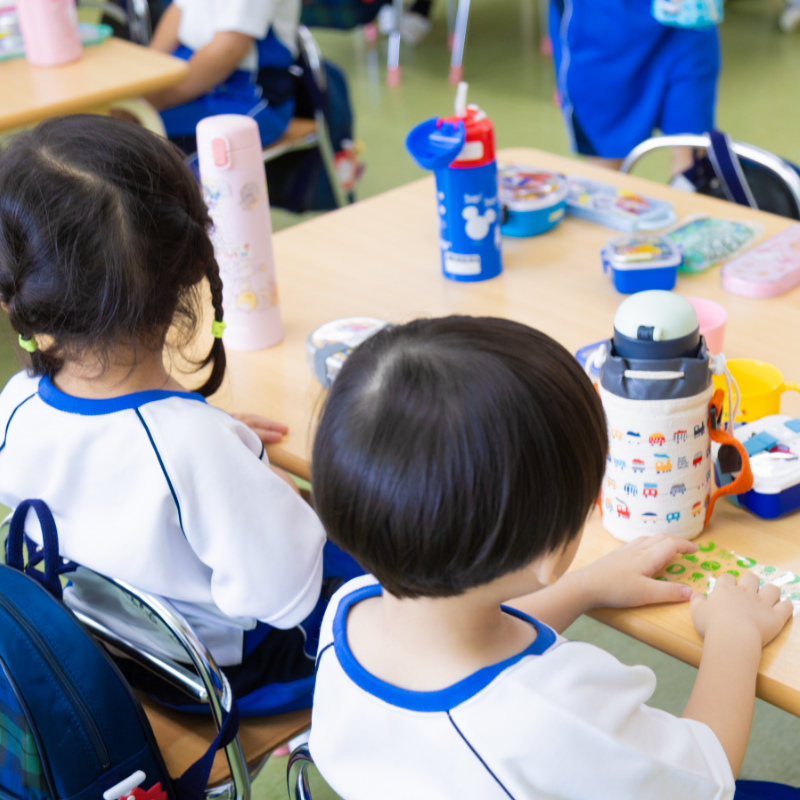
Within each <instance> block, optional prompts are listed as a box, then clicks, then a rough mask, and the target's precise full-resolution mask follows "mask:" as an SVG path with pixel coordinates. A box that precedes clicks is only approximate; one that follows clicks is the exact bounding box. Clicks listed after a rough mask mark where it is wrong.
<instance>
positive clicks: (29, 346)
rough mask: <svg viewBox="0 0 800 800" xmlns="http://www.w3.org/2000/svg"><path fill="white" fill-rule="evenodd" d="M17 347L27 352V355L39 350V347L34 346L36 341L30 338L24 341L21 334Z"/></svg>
mask: <svg viewBox="0 0 800 800" xmlns="http://www.w3.org/2000/svg"><path fill="white" fill-rule="evenodd" d="M19 346H20V347H21V348H22V349H23V350H27V351H28V352H29V353H33V352H35V351H36V350H38V349H39V345H38V344H36V339H34V338H33V336H31V337H30V338H29V339H26V338H25V337H24V336H23V335H22V334H20V335H19Z"/></svg>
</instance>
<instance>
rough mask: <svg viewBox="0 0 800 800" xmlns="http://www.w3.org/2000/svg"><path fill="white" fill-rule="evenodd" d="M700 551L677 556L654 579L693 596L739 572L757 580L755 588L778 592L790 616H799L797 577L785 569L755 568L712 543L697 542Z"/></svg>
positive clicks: (752, 562) (745, 558) (751, 561)
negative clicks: (683, 588)
mask: <svg viewBox="0 0 800 800" xmlns="http://www.w3.org/2000/svg"><path fill="white" fill-rule="evenodd" d="M697 545H698V547H699V548H700V549H699V550H698V551H697V552H696V553H694V554H691V555H683V556H677V557H676V558H675V559H673V561H672V562H671V563H669V564H667V566H666V567H665V568H664V569H663V570H661V571H660V572H657V573H656V575H655V579H656V580H658V581H671V582H673V583H682V584H683V585H684V586H691V588H692V589H694V590H695V591H696V592H703V593H704V594H708V593H709V592H711V591H713V589H714V585H715V584H716V582H717V578H719V576H720V575H724V574H725V573H730V574H731V575H734V576H735V577H736V578H738V577H739V576H740V575H741V574H742V573H743V572H753V573H754V574H756V575H757V576H758V580H759V585H761V586H763V585H764V584H765V583H772V584H774V585H775V586H778V587H779V588H780V590H781V600H785V599H787V598H788V599H789V600H790V601H791V603H792V606H793V608H794V614H795V615H796V614H797V613H798V612H800V575H796V574H795V573H794V572H791V571H790V570H787V569H782V568H781V567H776V566H772V565H769V564H759V563H757V562H756V560H755V559H754V558H750V557H749V556H744V555H742V554H741V553H734V552H733V550H726V549H725V548H723V547H719V546H718V545H717V544H716V543H715V542H713V541H708V540H706V541H703V540H702V539H701V540H698V542H697Z"/></svg>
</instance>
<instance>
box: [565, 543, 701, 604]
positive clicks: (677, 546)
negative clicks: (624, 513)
mask: <svg viewBox="0 0 800 800" xmlns="http://www.w3.org/2000/svg"><path fill="white" fill-rule="evenodd" d="M696 552H697V545H696V544H693V543H692V542H688V541H686V540H685V539H679V538H678V537H677V536H671V535H670V534H667V533H659V534H656V535H655V536H640V537H639V538H638V539H634V540H633V541H632V542H628V543H627V544H624V545H622V546H621V547H617V548H615V549H614V550H612V551H611V552H610V553H608V555H605V556H603V557H602V558H598V559H597V561H594V562H593V563H591V564H589V566H588V567H584V568H583V569H580V570H576V571H575V572H574V573H573V575H574V579H575V580H577V579H580V581H581V583H582V585H583V589H584V591H585V592H586V596H587V600H588V602H589V603H590V604H591V605H590V608H602V607H606V608H634V607H636V606H645V605H651V604H653V603H679V602H681V601H683V600H688V599H689V598H690V597H691V596H692V590H691V588H690V587H688V586H684V585H683V584H680V583H668V582H667V581H657V580H654V579H653V575H655V574H656V573H657V572H658V571H659V570H661V569H663V568H664V567H665V566H666V565H667V564H669V562H670V561H672V559H674V558H675V556H676V555H689V554H690V553H696Z"/></svg>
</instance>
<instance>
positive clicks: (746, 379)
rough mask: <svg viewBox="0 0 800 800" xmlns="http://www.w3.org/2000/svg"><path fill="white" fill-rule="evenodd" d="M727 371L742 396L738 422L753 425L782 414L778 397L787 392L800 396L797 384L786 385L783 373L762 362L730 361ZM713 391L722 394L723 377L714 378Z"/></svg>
mask: <svg viewBox="0 0 800 800" xmlns="http://www.w3.org/2000/svg"><path fill="white" fill-rule="evenodd" d="M728 369H729V370H730V371H731V375H733V377H734V378H736V383H738V384H739V391H740V392H741V393H742V395H741V400H740V401H739V416H737V417H736V421H737V422H752V421H753V420H756V419H761V417H768V416H769V415H770V414H780V413H781V395H782V394H783V393H784V392H787V391H789V390H791V391H795V392H800V384H797V383H787V382H786V381H784V379H783V373H782V372H781V371H780V370H779V369H778V368H777V367H775V366H773V365H772V364H767V363H766V362H765V361H755V360H753V359H751V358H731V359H730V360H729V361H728ZM714 388H715V389H722V390H723V391H724V390H725V376H724V375H715V376H714ZM727 408H728V403H727V401H726V403H725V409H726V410H725V420H727V419H728V411H727Z"/></svg>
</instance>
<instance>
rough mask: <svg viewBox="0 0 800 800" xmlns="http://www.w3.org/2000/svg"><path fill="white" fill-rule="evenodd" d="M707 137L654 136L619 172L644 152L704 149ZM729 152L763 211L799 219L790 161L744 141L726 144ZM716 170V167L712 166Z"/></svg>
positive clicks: (797, 185)
mask: <svg viewBox="0 0 800 800" xmlns="http://www.w3.org/2000/svg"><path fill="white" fill-rule="evenodd" d="M711 144H712V142H711V138H710V136H709V135H708V134H702V135H696V134H681V135H677V136H655V137H653V138H652V139H647V140H646V141H644V142H642V143H641V144H639V145H637V146H636V147H634V149H633V150H631V152H630V153H629V154H628V155H627V157H626V158H625V160H624V161H623V162H622V166H621V167H620V171H621V172H623V173H626V172H630V170H631V169H632V167H633V166H634V164H636V163H637V162H638V161H639V159H641V158H642V157H643V156H644V155H646V154H648V153H652V152H654V151H656V150H661V149H663V148H667V147H669V148H671V147H691V148H696V149H701V148H702V149H708V148H710V147H711ZM728 144H729V146H730V149H731V151H732V152H733V153H734V154H735V155H736V157H737V158H738V159H739V161H740V164H741V167H742V171H743V173H744V177H745V179H746V181H747V183H748V184H749V188H750V189H751V190H752V195H754V196H755V201H756V204H757V206H758V208H760V209H761V210H763V211H771V212H772V213H776V214H781V215H782V216H787V217H790V218H792V219H800V173H798V171H797V169H796V168H795V167H794V165H792V164H791V163H790V162H788V161H786V160H785V159H783V158H781V157H780V156H776V155H775V154H774V153H770V152H769V151H767V150H764V149H762V148H760V147H755V146H754V145H751V144H746V143H744V142H735V141H730V140H729V141H728ZM715 168H716V167H715Z"/></svg>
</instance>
